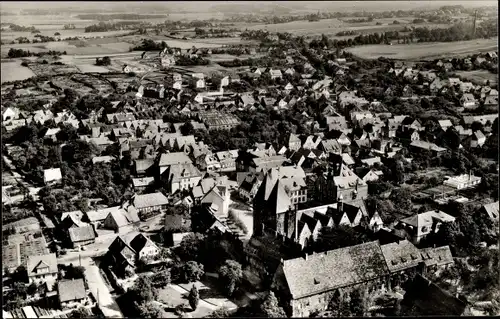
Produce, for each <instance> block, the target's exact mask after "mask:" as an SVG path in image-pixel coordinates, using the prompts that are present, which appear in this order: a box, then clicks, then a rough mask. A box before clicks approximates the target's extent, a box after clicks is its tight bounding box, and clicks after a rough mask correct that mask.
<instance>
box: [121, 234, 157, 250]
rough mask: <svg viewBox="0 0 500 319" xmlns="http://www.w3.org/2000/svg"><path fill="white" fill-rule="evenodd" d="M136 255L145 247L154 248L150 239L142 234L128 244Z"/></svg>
mask: <svg viewBox="0 0 500 319" xmlns="http://www.w3.org/2000/svg"><path fill="white" fill-rule="evenodd" d="M128 245H129V246H130V247H131V248H132V249H133V250H135V252H136V253H139V252H140V251H141V250H142V249H143V248H144V247H146V245H153V246H156V245H155V244H154V243H153V242H152V241H151V239H149V238H148V237H146V236H145V235H143V234H138V235H137V236H135V237H134V238H133V239H132V240H131V241H130V243H129V244H128Z"/></svg>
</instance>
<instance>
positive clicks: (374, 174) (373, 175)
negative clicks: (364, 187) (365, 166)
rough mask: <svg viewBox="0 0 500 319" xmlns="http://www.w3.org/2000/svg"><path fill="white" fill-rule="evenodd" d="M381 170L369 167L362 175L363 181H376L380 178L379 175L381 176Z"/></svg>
mask: <svg viewBox="0 0 500 319" xmlns="http://www.w3.org/2000/svg"><path fill="white" fill-rule="evenodd" d="M383 174H384V173H383V172H382V171H379V170H374V169H370V170H369V171H368V172H367V173H366V174H365V175H364V176H363V181H364V182H376V181H378V180H379V179H380V177H381V176H383Z"/></svg>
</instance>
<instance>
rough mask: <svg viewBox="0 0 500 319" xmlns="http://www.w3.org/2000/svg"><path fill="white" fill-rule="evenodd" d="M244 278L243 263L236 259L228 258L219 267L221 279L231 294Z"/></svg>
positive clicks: (230, 294)
mask: <svg viewBox="0 0 500 319" xmlns="http://www.w3.org/2000/svg"><path fill="white" fill-rule="evenodd" d="M242 278H243V271H242V269H241V265H240V264H239V263H238V262H236V261H234V260H230V259H228V260H226V261H225V262H224V264H223V265H222V266H221V267H220V268H219V279H220V280H221V282H222V283H223V284H224V287H226V292H227V294H228V295H229V296H232V295H233V293H234V291H235V289H236V285H237V284H238V283H239V282H240V281H241V279H242Z"/></svg>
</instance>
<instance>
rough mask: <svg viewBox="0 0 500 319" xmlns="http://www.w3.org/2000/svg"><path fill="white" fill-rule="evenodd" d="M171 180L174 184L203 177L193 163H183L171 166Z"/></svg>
mask: <svg viewBox="0 0 500 319" xmlns="http://www.w3.org/2000/svg"><path fill="white" fill-rule="evenodd" d="M168 172H169V178H171V181H172V183H176V182H178V181H179V180H180V179H183V178H193V177H201V172H200V171H199V170H198V168H196V166H194V165H193V163H181V164H174V165H170V169H169V171H168Z"/></svg>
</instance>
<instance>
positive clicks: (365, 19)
mask: <svg viewBox="0 0 500 319" xmlns="http://www.w3.org/2000/svg"><path fill="white" fill-rule="evenodd" d="M372 21H373V17H368V18H361V19H347V20H344V22H347V23H365V22H372Z"/></svg>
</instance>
